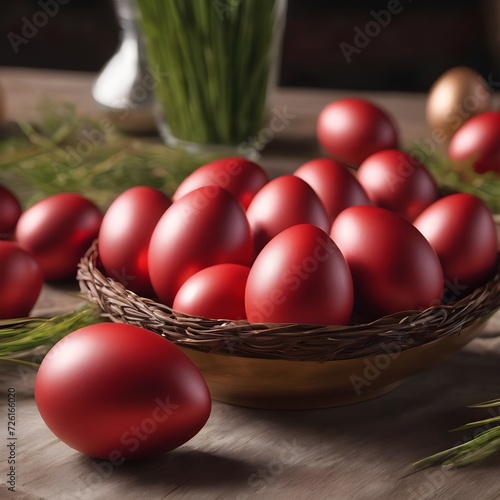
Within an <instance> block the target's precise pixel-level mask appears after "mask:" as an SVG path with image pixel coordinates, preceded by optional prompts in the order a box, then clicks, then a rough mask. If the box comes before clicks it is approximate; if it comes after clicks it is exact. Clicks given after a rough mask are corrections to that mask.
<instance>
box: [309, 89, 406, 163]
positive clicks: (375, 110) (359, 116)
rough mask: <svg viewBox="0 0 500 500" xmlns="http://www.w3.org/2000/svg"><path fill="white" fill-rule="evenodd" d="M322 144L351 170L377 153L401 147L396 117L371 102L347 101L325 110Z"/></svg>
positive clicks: (320, 120)
mask: <svg viewBox="0 0 500 500" xmlns="http://www.w3.org/2000/svg"><path fill="white" fill-rule="evenodd" d="M316 133H317V137H318V141H319V143H320V145H321V146H322V147H323V149H324V150H325V151H326V152H327V153H328V154H329V155H330V156H331V157H332V158H333V159H334V160H336V161H339V162H341V163H345V164H346V165H349V166H351V167H358V166H359V165H360V164H361V162H362V161H363V160H364V159H365V158H367V157H368V156H370V155H371V154H373V153H376V152H377V151H382V150H384V149H395V148H397V147H398V142H399V139H398V131H397V128H396V125H395V123H394V120H393V119H392V117H391V116H390V115H389V114H388V113H386V112H385V111H383V110H382V109H381V108H380V107H378V106H376V105H375V104H373V103H372V102H370V101H367V100H365V99H360V98H357V97H346V98H343V99H338V100H336V101H333V102H331V103H330V104H328V105H327V106H325V107H324V108H323V110H322V111H321V113H320V114H319V117H318V121H317V124H316Z"/></svg>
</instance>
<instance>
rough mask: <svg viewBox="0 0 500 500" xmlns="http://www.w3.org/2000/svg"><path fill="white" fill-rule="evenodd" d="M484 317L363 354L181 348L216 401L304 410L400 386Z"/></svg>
mask: <svg viewBox="0 0 500 500" xmlns="http://www.w3.org/2000/svg"><path fill="white" fill-rule="evenodd" d="M485 323H486V320H485V319H480V320H477V321H476V322H474V323H473V324H472V325H469V326H468V327H466V328H464V329H463V330H462V331H461V332H460V334H459V335H453V336H451V337H445V338H441V339H438V340H435V341H432V342H429V343H427V344H424V345H421V346H418V347H413V348H411V349H408V350H398V349H394V350H388V351H387V352H386V353H381V354H377V355H375V356H368V357H363V358H354V359H346V360H335V361H325V362H320V361H291V360H283V359H260V358H249V357H243V356H234V355H227V354H226V355H224V354H210V353H205V352H201V351H197V350H194V349H190V348H189V347H181V350H182V351H183V352H184V353H185V354H186V355H187V356H189V358H190V359H191V360H192V361H193V362H194V363H195V364H196V366H198V368H199V369H200V371H201V373H202V374H203V376H204V377H205V380H206V381H207V384H208V386H209V388H210V392H211V394H212V398H213V399H214V400H216V401H221V402H223V403H229V404H232V405H237V406H246V407H250V408H262V409H272V410H304V409H314V408H329V407H333V406H342V405H348V404H353V403H359V402H361V401H365V400H368V399H372V398H375V397H377V396H380V395H382V394H385V393H387V392H389V391H391V390H392V389H395V388H396V387H398V386H399V385H400V384H402V383H403V382H404V381H405V380H406V379H407V378H408V377H410V376H411V375H414V374H416V373H419V372H422V371H424V370H425V369H427V368H429V367H430V366H432V365H434V364H436V363H437V362H439V361H441V360H442V359H444V358H445V357H447V356H448V355H450V354H452V353H453V352H455V351H457V350H459V349H460V348H462V347H463V346H464V345H465V344H467V343H468V342H470V341H471V340H472V339H473V338H474V337H476V336H477V335H478V334H479V333H480V332H481V331H482V330H483V328H484V325H485Z"/></svg>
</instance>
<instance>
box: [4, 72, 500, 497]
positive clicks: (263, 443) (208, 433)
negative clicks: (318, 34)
mask: <svg viewBox="0 0 500 500" xmlns="http://www.w3.org/2000/svg"><path fill="white" fill-rule="evenodd" d="M93 78H94V75H92V74H79V73H68V72H50V71H40V70H31V69H7V68H0V85H1V86H3V88H4V91H5V95H6V103H7V116H8V118H9V119H10V120H16V119H20V118H23V119H34V118H35V117H36V112H35V108H36V103H37V102H38V101H39V99H40V98H41V97H42V96H46V97H50V98H52V99H58V100H64V101H70V102H74V103H75V104H76V105H77V107H78V109H79V110H80V111H81V112H85V113H87V114H93V115H96V114H98V113H99V112H98V110H97V109H96V108H95V106H94V105H93V102H92V99H91V97H90V85H91V82H92V80H93ZM353 94H354V93H352V92H349V93H347V92H337V91H329V90H306V89H280V90H279V91H278V92H277V95H276V96H275V99H274V102H273V106H274V107H275V108H276V109H278V110H280V111H281V112H286V113H288V115H289V116H290V120H289V124H288V125H287V126H286V127H285V128H284V130H283V131H280V132H277V133H276V134H275V137H274V140H273V141H272V142H271V143H270V144H269V146H268V148H267V149H266V150H265V152H264V154H263V157H262V160H261V163H262V165H263V166H264V167H265V168H266V169H267V170H268V171H269V172H270V173H271V174H272V175H277V174H280V173H286V172H291V171H293V169H295V168H296V167H297V166H298V165H299V164H300V163H302V162H303V161H304V160H306V159H310V158H312V157H314V156H315V155H317V154H318V150H317V145H316V141H315V136H314V124H315V120H316V117H317V115H318V112H319V110H320V109H321V108H322V107H323V106H324V105H325V104H326V103H328V102H329V101H331V100H333V99H335V98H338V97H341V96H345V95H353ZM357 95H364V96H366V97H369V98H370V99H372V100H373V101H375V102H377V103H379V104H381V105H383V106H384V107H385V108H387V109H388V110H389V111H390V112H392V114H393V115H394V116H395V118H396V120H397V121H398V123H399V125H400V128H401V131H402V136H403V139H404V140H410V139H413V138H416V137H425V136H426V135H428V133H429V130H428V129H427V126H426V124H425V119H424V102H425V97H424V96H423V95H419V94H394V93H388V94H383V93H362V94H357ZM292 115H293V117H292ZM13 187H14V188H15V186H13ZM78 300H79V299H76V298H75V297H74V296H73V295H71V294H70V293H68V291H67V290H62V289H58V288H55V287H46V288H45V289H44V292H43V295H42V297H41V300H40V301H39V303H38V305H37V310H36V311H35V312H37V313H55V312H59V311H63V310H68V309H71V308H74V307H76V305H77V304H78ZM35 375H36V371H35V370H34V369H32V368H29V367H24V366H18V365H16V364H14V363H7V362H4V363H1V362H0V392H1V401H2V402H1V404H0V413H1V414H0V439H1V440H2V442H4V443H5V441H6V434H7V423H6V422H7V412H6V398H7V389H8V388H9V387H13V388H15V390H16V394H17V419H18V428H17V435H18V440H17V453H18V457H17V484H16V493H15V494H14V493H10V492H8V491H7V490H6V477H7V476H6V471H7V464H6V460H5V459H4V456H5V448H4V451H2V454H1V455H0V456H1V462H0V478H1V479H0V498H2V499H3V498H15V499H18V500H21V499H23V500H41V499H43V500H49V499H50V500H52V499H92V500H94V499H103V500H104V499H106V500H108V499H109V500H113V499H120V500H128V499H137V498H140V497H145V498H151V499H162V498H172V499H207V500H208V499H238V500H243V499H253V498H257V499H282V498H283V499H285V498H287V499H312V498H314V499H326V498H331V499H339V500H341V499H342V500H343V499H356V500H357V499H381V500H382V499H384V500H385V499H409V500H424V499H431V498H440V499H441V498H442V499H454V500H469V499H471V498H478V499H495V498H500V482H499V481H498V479H497V478H498V467H499V465H500V458H499V457H493V458H491V459H489V460H488V461H486V462H484V463H480V464H477V465H474V466H472V467H469V468H466V469H462V470H459V471H456V470H451V471H450V470H444V469H440V468H434V469H428V470H425V471H422V472H419V473H415V474H412V475H410V476H405V477H403V476H404V472H405V468H406V466H407V465H408V464H410V463H411V462H412V461H415V460H416V459H418V458H421V457H423V456H426V455H429V454H431V453H433V452H436V451H439V450H441V449H443V448H445V447H448V446H450V445H454V444H456V443H457V442H461V441H464V440H466V439H468V438H470V437H471V436H472V433H471V432H465V433H464V432H461V433H455V434H449V433H448V430H449V429H451V428H454V427H456V426H458V425H461V424H463V423H465V422H468V421H471V420H476V419H480V418H484V417H487V416H489V414H488V413H487V412H483V411H479V410H472V409H467V408H466V407H467V405H470V404H472V403H475V402H479V401H485V400H489V399H493V398H497V397H500V316H499V315H498V314H497V315H496V316H495V317H494V318H492V320H490V322H489V323H488V325H487V328H486V331H485V332H484V334H483V335H482V336H481V337H480V338H478V339H476V340H474V341H473V342H472V343H470V344H469V345H468V346H467V347H466V348H464V349H463V350H462V351H461V352H459V353H456V354H454V355H452V356H451V357H450V358H449V359H448V360H446V361H444V362H442V363H441V364H439V365H438V366H435V367H434V368H432V369H430V370H428V371H426V372H425V373H422V374H419V375H416V376H414V377H412V378H411V379H410V380H408V381H406V382H405V383H404V384H403V385H401V386H400V387H399V388H397V389H396V390H394V391H393V392H391V393H389V394H387V395H385V396H382V397H380V398H378V399H375V400H372V401H368V402H364V403H359V404H356V405H351V406H346V407H340V408H332V409H327V410H314V411H298V412H285V411H263V410H252V409H245V408H238V407H233V406H229V405H225V404H221V403H217V402H214V405H213V411H212V415H211V417H210V419H209V421H208V423H207V425H206V426H205V427H204V428H203V429H202V431H201V432H200V433H199V434H198V435H197V436H195V437H194V438H193V439H192V440H191V441H189V442H188V443H186V444H185V445H183V446H182V447H180V448H178V449H177V450H174V451H172V452H170V453H168V454H167V455H165V456H163V457H161V458H159V459H155V460H148V461H143V462H138V463H127V464H124V465H121V466H118V467H112V466H110V465H109V463H107V462H103V461H99V460H93V459H90V458H88V457H86V456H83V455H81V454H79V453H77V452H75V451H73V450H72V449H70V448H68V447H67V446H66V445H65V444H63V443H62V442H60V441H59V440H58V439H57V438H55V437H54V436H53V435H52V434H51V432H50V431H49V430H48V429H47V427H46V426H45V424H44V423H43V421H42V420H41V418H40V416H39V414H38V411H37V409H36V405H35V403H34V399H33V382H34V378H35ZM2 446H4V445H2ZM9 495H10V496H9Z"/></svg>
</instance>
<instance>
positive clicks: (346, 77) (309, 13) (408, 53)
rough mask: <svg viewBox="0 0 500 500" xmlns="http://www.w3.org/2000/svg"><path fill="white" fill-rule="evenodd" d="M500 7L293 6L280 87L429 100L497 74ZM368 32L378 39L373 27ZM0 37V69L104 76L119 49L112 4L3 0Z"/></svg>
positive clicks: (107, 0) (486, 1) (422, 3)
mask: <svg viewBox="0 0 500 500" xmlns="http://www.w3.org/2000/svg"><path fill="white" fill-rule="evenodd" d="M206 1H209V0H206ZM210 1H212V0H210ZM220 1H224V0H220ZM226 1H228V2H229V1H234V0H226ZM242 1H247V0H242ZM47 2H52V3H54V2H58V6H59V9H58V10H59V12H58V13H57V15H55V16H54V17H53V18H51V19H50V21H49V22H48V23H47V25H46V26H44V27H40V28H39V31H38V33H37V34H36V36H35V37H33V39H32V40H29V43H25V44H24V43H21V44H19V45H18V53H17V54H16V53H15V51H14V50H13V47H12V44H11V40H10V39H9V33H10V34H12V33H14V34H21V29H22V28H23V23H24V22H25V18H27V19H28V20H32V19H33V16H34V15H35V13H36V12H38V11H40V9H41V3H43V4H45V3H47ZM397 4H399V7H398V9H397V10H399V11H400V12H399V13H398V14H395V15H392V16H391V17H392V18H391V20H390V22H389V23H388V25H387V26H386V27H383V28H381V29H380V33H379V34H378V35H376V36H374V37H369V38H368V40H369V43H368V44H367V45H366V47H364V48H362V49H359V46H358V47H356V45H355V35H356V29H357V30H358V31H357V32H358V33H359V31H366V26H367V23H369V22H371V21H373V20H374V15H373V12H380V11H381V10H387V9H388V6H389V5H392V6H395V5H397ZM499 4H500V0H482V1H470V0H469V1H466V0H462V1H460V0H454V1H451V0H450V1H439V2H436V1H432V0H414V1H412V0H401V1H400V2H398V1H397V0H385V1H382V2H378V1H377V2H373V1H372V2H369V1H362V0H361V1H356V2H352V1H350V2H349V1H329V0H289V2H288V13H287V27H286V31H285V36H284V44H283V56H282V67H281V77H280V82H281V85H284V86H307V87H330V88H344V89H374V90H402V91H426V90H428V88H429V87H430V85H431V84H432V82H433V81H434V80H435V79H436V78H437V77H438V76H439V75H440V74H441V73H443V72H444V71H445V70H446V69H448V68H450V67H452V66H456V65H460V64H464V65H467V66H470V67H472V68H474V69H476V70H477V71H479V72H480V73H481V74H483V75H484V76H487V75H490V74H493V75H497V74H499V73H500V69H499V68H500V5H499ZM24 16H25V17H24ZM370 29H371V30H375V31H376V27H374V25H373V23H372V25H371V27H370V28H369V30H370ZM372 32H373V31H372ZM0 33H1V37H0V66H31V67H43V68H57V69H67V70H83V71H97V70H99V69H100V68H101V67H102V66H103V64H104V63H105V62H106V61H107V60H108V59H109V58H110V56H111V55H112V54H113V53H114V51H115V49H116V46H117V44H118V40H119V27H118V24H117V22H116V20H115V14H114V9H113V3H112V0H16V1H7V0H0ZM11 36H12V35H11ZM365 40H366V38H365ZM341 44H343V45H342V47H344V53H345V52H346V51H347V52H349V51H350V48H349V46H351V47H353V48H354V49H355V51H354V52H350V57H349V58H350V59H351V60H350V62H349V63H348V62H347V61H346V57H345V54H344V53H343V50H342V48H341Z"/></svg>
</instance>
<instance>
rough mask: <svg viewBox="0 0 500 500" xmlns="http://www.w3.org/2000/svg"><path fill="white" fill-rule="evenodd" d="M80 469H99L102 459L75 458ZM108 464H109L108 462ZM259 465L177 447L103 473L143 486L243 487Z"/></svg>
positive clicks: (106, 475)
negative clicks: (239, 485)
mask: <svg viewBox="0 0 500 500" xmlns="http://www.w3.org/2000/svg"><path fill="white" fill-rule="evenodd" d="M78 460H79V461H80V464H79V465H80V466H82V467H87V468H88V471H89V472H91V471H92V472H95V471H96V470H97V471H98V470H99V465H100V464H102V463H103V462H106V461H103V460H99V459H94V458H91V457H88V456H86V455H80V456H79V457H78ZM107 464H108V465H110V464H109V462H107ZM258 467H259V464H257V463H252V462H250V461H245V460H243V459H241V460H240V459H236V458H233V457H227V456H223V455H216V454H214V453H210V452H206V451H202V450H197V449H190V448H182V447H181V448H177V449H175V450H172V451H170V452H168V453H165V454H164V455H161V456H159V457H154V458H148V459H142V460H132V461H127V462H124V463H122V464H120V465H116V466H113V470H112V473H109V472H108V473H104V474H102V475H103V478H106V477H111V476H114V477H117V476H118V477H123V478H126V479H127V480H129V481H134V482H137V483H139V484H141V485H145V484H150V485H153V484H164V485H173V486H182V485H184V484H189V485H190V486H191V487H198V486H199V487H206V486H217V485H222V484H226V485H228V484H229V485H230V484H246V481H247V480H248V477H249V476H250V475H251V474H252V473H253V472H254V471H255V470H256V469H258Z"/></svg>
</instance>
